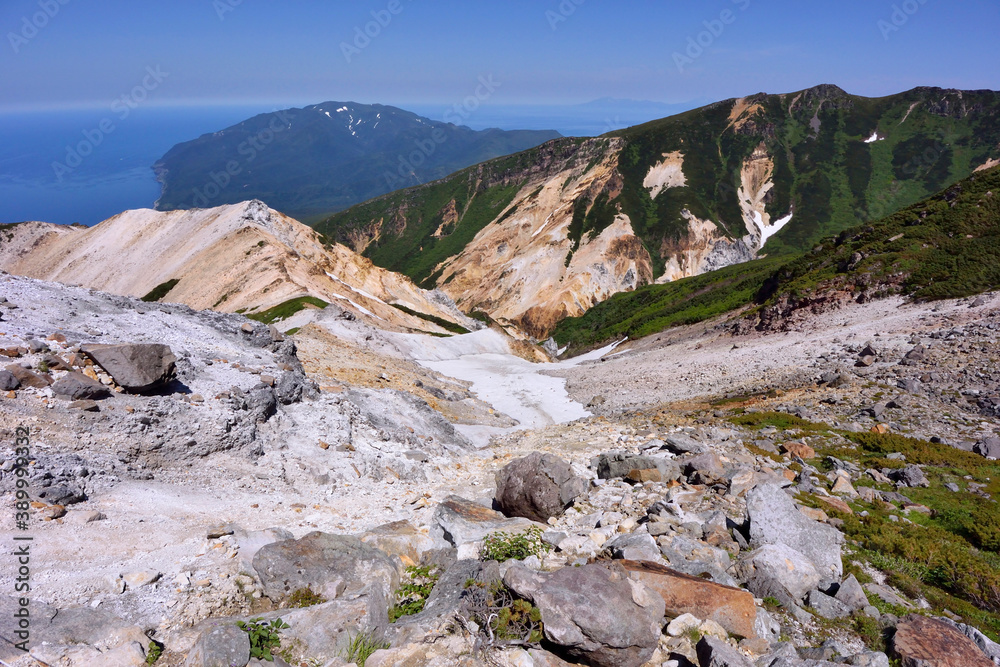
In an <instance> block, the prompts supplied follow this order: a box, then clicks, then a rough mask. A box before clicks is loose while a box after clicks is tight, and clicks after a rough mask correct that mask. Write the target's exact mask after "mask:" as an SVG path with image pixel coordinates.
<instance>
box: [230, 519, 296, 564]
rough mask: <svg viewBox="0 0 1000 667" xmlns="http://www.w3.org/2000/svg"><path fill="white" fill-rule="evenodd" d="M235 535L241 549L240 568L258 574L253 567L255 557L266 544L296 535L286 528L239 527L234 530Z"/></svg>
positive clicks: (290, 538) (237, 544)
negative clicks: (254, 528) (250, 528)
mask: <svg viewBox="0 0 1000 667" xmlns="http://www.w3.org/2000/svg"><path fill="white" fill-rule="evenodd" d="M233 537H234V538H235V539H236V546H237V549H238V550H239V560H240V570H241V571H243V572H248V573H250V574H256V573H255V571H254V569H253V558H254V556H256V555H257V552H258V551H260V550H261V549H262V548H263V547H264V546H266V545H268V544H273V543H275V542H283V541H285V540H294V539H295V535H293V534H292V533H291V532H290V531H288V530H285V529H284V528H265V529H264V530H254V531H251V532H246V531H244V530H243V529H238V530H236V531H234V534H233Z"/></svg>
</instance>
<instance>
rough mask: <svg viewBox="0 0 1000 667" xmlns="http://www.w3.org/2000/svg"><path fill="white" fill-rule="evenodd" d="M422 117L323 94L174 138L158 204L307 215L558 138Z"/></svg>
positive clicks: (162, 166) (162, 164) (161, 170)
mask: <svg viewBox="0 0 1000 667" xmlns="http://www.w3.org/2000/svg"><path fill="white" fill-rule="evenodd" d="M561 136H562V135H560V134H559V133H558V132H555V131H554V130H515V131H505V130H497V129H489V130H483V131H474V130H471V129H469V128H468V127H465V126H458V125H454V124H451V123H442V122H437V121H432V120H429V119H427V118H423V117H421V116H418V115H416V114H414V113H410V112H409V111H404V110H402V109H398V108H396V107H390V106H384V105H381V104H372V105H369V104H357V103H354V102H325V103H323V104H317V105H314V106H310V107H305V108H304V109H286V110H284V111H276V112H274V113H269V114H261V115H259V116H255V117H253V118H251V119H249V120H246V121H244V122H242V123H239V124H238V125H234V126H232V127H229V128H226V129H224V130H221V131H219V132H215V133H212V134H206V135H203V136H201V137H199V138H198V139H195V140H193V141H188V142H185V143H182V144H178V145H177V146H174V147H173V148H172V149H170V151H168V152H167V154H166V155H164V156H163V157H162V158H161V159H160V160H159V161H157V163H156V164H155V165H153V169H154V171H155V172H156V174H157V178H158V179H159V180H160V182H161V184H162V186H163V192H162V195H161V197H160V199H159V201H158V202H157V204H156V208H157V209H158V210H162V211H166V210H175V209H190V208H209V207H213V206H219V205H222V204H233V203H237V202H241V201H245V200H248V199H260V200H262V201H264V202H265V203H266V204H267V205H268V206H270V207H272V208H275V209H277V210H280V211H282V212H283V213H285V214H287V215H292V216H294V217H296V218H299V219H300V220H305V221H309V220H311V219H316V218H317V217H319V216H322V215H329V214H330V213H332V212H335V211H339V210H341V209H344V208H347V207H349V206H351V205H353V204H357V203H359V202H362V201H365V200H367V199H371V198H372V197H376V196H378V195H381V194H385V193H387V192H391V191H393V190H397V189H400V188H403V187H407V186H411V185H419V184H422V183H427V182H429V181H433V180H436V179H439V178H443V177H445V176H447V175H448V174H451V173H453V172H455V171H457V170H459V169H462V168H464V167H468V166H469V165H473V164H476V163H479V162H483V161H485V160H489V159H491V158H495V157H498V156H502V155H508V154H510V153H516V152H518V151H521V150H525V149H527V148H532V147H534V146H537V145H539V144H542V143H544V142H546V141H549V140H551V139H555V138H558V137H561Z"/></svg>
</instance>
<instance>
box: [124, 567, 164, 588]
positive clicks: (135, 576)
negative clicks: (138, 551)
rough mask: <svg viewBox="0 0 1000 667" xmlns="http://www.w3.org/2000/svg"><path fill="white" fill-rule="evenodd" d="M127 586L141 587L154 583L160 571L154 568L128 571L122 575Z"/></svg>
mask: <svg viewBox="0 0 1000 667" xmlns="http://www.w3.org/2000/svg"><path fill="white" fill-rule="evenodd" d="M122 578H123V579H124V580H125V583H126V584H128V587H129V588H132V589H135V588H142V587H143V586H149V585H150V584H152V583H155V582H156V581H157V580H158V579H159V578H160V573H159V572H156V571H155V570H141V571H139V572H129V573H127V574H125V575H124V576H123V577H122Z"/></svg>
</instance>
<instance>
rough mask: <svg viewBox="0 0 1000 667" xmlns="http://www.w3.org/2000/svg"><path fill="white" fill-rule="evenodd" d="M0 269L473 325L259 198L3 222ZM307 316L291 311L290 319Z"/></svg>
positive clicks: (173, 295) (417, 326)
mask: <svg viewBox="0 0 1000 667" xmlns="http://www.w3.org/2000/svg"><path fill="white" fill-rule="evenodd" d="M0 269H3V270H6V271H9V272H11V273H15V274H20V275H25V276H31V277H34V278H41V279H45V280H54V281H58V282H62V283H67V284H75V285H82V286H85V287H90V288H93V289H99V290H104V291H108V292H114V293H116V294H122V295H126V296H134V297H146V296H147V295H151V293H152V295H151V296H153V297H155V298H156V299H158V300H163V301H169V302H172V303H183V304H187V305H189V306H191V307H192V308H196V309H200V310H203V309H209V308H211V309H214V310H219V311H222V312H230V313H231V312H235V311H240V312H246V313H249V314H254V313H266V312H267V311H268V310H269V309H271V308H273V307H275V306H281V305H282V304H285V303H286V302H288V301H290V300H292V299H296V298H300V297H303V296H309V297H313V298H315V299H319V300H320V301H321V302H326V303H336V304H337V305H339V306H341V307H342V308H344V309H346V310H347V311H349V312H352V313H354V314H355V315H356V316H357V317H360V318H362V319H365V320H367V321H370V322H372V323H374V324H377V325H378V326H381V327H383V328H389V329H396V330H424V331H433V332H436V333H446V332H447V329H445V328H442V326H441V325H440V323H435V322H433V321H430V320H429V319H427V318H422V317H419V316H418V315H417V314H418V313H419V314H423V315H425V316H430V317H432V318H439V320H440V321H444V323H445V324H449V323H451V324H460V325H463V327H462V328H468V329H474V328H476V327H477V326H479V325H478V323H475V322H474V321H471V320H469V319H468V318H466V317H464V316H463V315H462V314H461V313H460V312H459V311H458V310H457V309H456V308H455V307H454V305H453V304H451V302H450V300H449V299H448V298H447V297H445V296H444V295H443V294H440V293H436V292H428V291H426V290H422V289H419V288H417V287H416V286H415V285H414V284H413V283H412V282H411V281H410V280H409V279H407V278H406V277H405V276H401V275H399V274H396V273H393V272H391V271H387V270H385V269H381V268H379V267H376V266H374V265H373V264H372V263H371V261H369V260H367V259H365V258H363V257H360V256H358V255H357V254H356V253H354V252H353V251H351V250H350V249H348V248H347V247H345V246H342V245H336V244H334V245H328V246H324V245H323V243H322V242H321V240H320V238H319V236H318V234H317V233H316V232H315V231H313V230H312V229H310V228H309V227H306V226H305V225H303V224H301V223H299V222H297V221H295V220H293V219H291V218H289V217H287V216H284V215H282V214H280V213H277V212H276V211H273V210H271V209H269V208H268V207H267V206H265V205H264V204H263V203H261V202H259V201H250V202H243V203H241V204H234V205H231V206H220V207H218V208H212V209H205V210H194V211H174V212H168V213H161V212H157V211H150V210H135V211H126V212H124V213H122V214H120V215H117V216H115V217H113V218H110V219H109V220H106V221H104V222H102V223H101V224H99V225H96V226H94V227H91V228H86V227H80V226H64V225H52V224H46V223H37V222H32V223H22V224H18V225H10V226H7V227H6V228H4V229H3V230H2V231H0ZM158 288H159V289H158ZM392 304H396V305H399V306H403V307H405V308H407V309H408V310H409V311H410V312H409V313H408V312H405V311H403V310H400V309H399V308H396V307H394V306H393V305H392ZM316 305H319V304H316ZM310 307H311V306H310ZM287 312H294V308H292V309H289V310H288V311H287ZM287 312H286V315H287ZM306 321H308V320H303V319H302V318H301V317H300V318H299V320H298V322H299V324H298V326H302V324H304V323H305V322H306ZM285 328H287V327H285Z"/></svg>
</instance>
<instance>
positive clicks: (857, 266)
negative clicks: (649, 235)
mask: <svg viewBox="0 0 1000 667" xmlns="http://www.w3.org/2000/svg"><path fill="white" fill-rule="evenodd" d="M997 287H1000V167H994V168H991V169H988V170H983V171H980V172H977V173H975V174H973V175H972V176H970V177H969V178H967V179H965V180H963V181H960V182H959V183H956V184H955V185H953V186H951V187H949V188H947V189H946V190H944V191H943V192H941V193H939V194H937V195H935V196H934V197H931V198H929V199H925V200H923V201H921V202H918V203H917V204H915V205H913V206H910V207H907V208H905V209H903V210H902V211H899V212H897V213H895V214H893V215H891V216H889V217H887V218H884V219H882V220H879V221H877V222H873V223H871V224H866V225H861V226H858V227H854V228H852V229H848V230H844V231H843V232H841V233H840V234H839V235H837V236H832V237H828V238H826V239H823V240H822V241H821V242H820V243H819V244H817V245H816V246H815V247H814V248H813V249H812V250H810V251H809V252H808V253H805V254H803V255H801V256H800V257H797V258H780V257H779V258H767V259H759V260H754V261H752V262H749V263H747V264H744V265H741V266H734V267H729V268H726V269H722V270H720V271H717V272H714V273H710V274H706V275H702V276H697V277H694V278H688V279H684V280H680V281H677V282H675V283H671V284H669V285H651V286H647V287H644V288H642V289H640V290H637V291H636V292H633V293H629V294H619V295H616V296H615V297H612V298H611V299H609V300H607V301H605V302H604V303H601V304H599V305H597V306H595V307H594V308H592V309H591V310H589V311H588V312H587V313H586V314H584V315H583V316H581V317H576V318H568V319H566V320H563V321H562V322H560V323H559V325H558V327H557V328H556V330H555V332H554V336H555V339H556V341H557V342H558V343H559V344H560V345H569V346H570V349H571V351H582V350H585V349H588V348H590V347H593V346H597V345H600V344H602V343H605V342H608V341H611V340H617V339H620V338H622V337H629V338H633V339H634V338H640V337H643V336H647V335H650V334H653V333H657V332H659V331H663V330H665V329H667V328H670V327H672V326H676V325H680V324H691V323H695V322H700V321H703V320H706V319H709V318H711V317H715V316H718V315H722V314H724V313H728V312H730V311H736V310H740V309H744V308H746V307H748V306H750V307H752V310H751V311H750V312H749V313H745V314H742V315H741V316H740V318H739V320H738V321H737V327H736V328H737V329H738V330H742V331H747V330H750V329H754V328H757V329H778V330H788V329H790V328H794V327H795V325H796V322H797V321H798V320H799V319H801V317H803V316H806V315H814V314H817V313H822V312H825V311H827V310H832V309H835V308H838V307H840V306H842V305H844V304H846V303H849V302H856V303H864V302H866V301H870V300H872V299H875V298H882V297H886V296H890V295H895V294H904V295H907V296H910V297H913V298H915V299H943V298H955V297H963V296H969V295H973V294H978V293H981V292H985V291H988V290H991V289H996V288H997Z"/></svg>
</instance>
